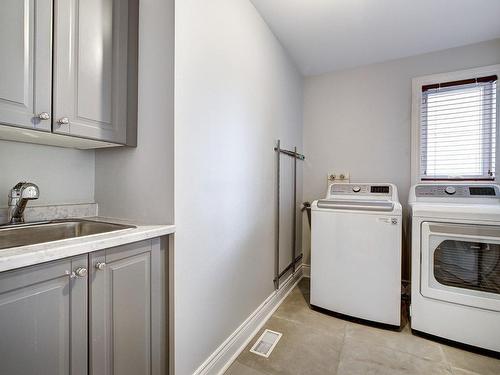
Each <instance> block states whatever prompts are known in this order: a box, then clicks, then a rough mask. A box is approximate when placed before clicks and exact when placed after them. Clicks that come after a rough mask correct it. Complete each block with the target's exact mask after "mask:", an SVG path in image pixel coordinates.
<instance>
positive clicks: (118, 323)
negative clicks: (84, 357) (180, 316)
mask: <svg viewBox="0 0 500 375" xmlns="http://www.w3.org/2000/svg"><path fill="white" fill-rule="evenodd" d="M99 262H105V263H106V267H105V268H104V269H103V270H97V269H96V268H95V265H96V264H97V263H99ZM91 264H92V265H94V267H93V269H92V278H91V280H92V282H91V337H92V341H91V342H92V345H91V361H90V363H91V373H93V374H106V375H118V374H120V375H136V374H141V375H143V374H144V375H147V374H151V373H152V370H151V369H152V366H151V356H152V354H151V345H152V344H151V329H152V323H151V241H144V242H140V243H137V244H132V245H126V246H123V247H117V248H113V249H108V250H104V251H100V252H97V253H94V254H92V257H91Z"/></svg>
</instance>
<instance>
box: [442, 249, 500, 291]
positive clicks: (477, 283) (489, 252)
mask: <svg viewBox="0 0 500 375" xmlns="http://www.w3.org/2000/svg"><path fill="white" fill-rule="evenodd" d="M433 263H434V264H433V267H434V277H435V278H436V280H437V281H438V282H439V283H441V284H443V285H448V286H453V287H458V288H464V289H472V290H478V291H482V292H490V293H497V294H500V245H499V244H493V243H488V242H474V241H463V240H451V239H449V240H444V241H442V242H440V243H439V245H438V246H437V247H436V248H435V249H434V262H433Z"/></svg>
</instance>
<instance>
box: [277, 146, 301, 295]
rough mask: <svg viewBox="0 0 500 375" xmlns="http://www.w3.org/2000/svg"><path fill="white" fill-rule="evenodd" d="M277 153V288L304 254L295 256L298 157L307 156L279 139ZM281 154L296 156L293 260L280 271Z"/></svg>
mask: <svg viewBox="0 0 500 375" xmlns="http://www.w3.org/2000/svg"><path fill="white" fill-rule="evenodd" d="M274 151H276V154H277V159H278V160H277V165H276V169H277V171H276V172H277V173H276V175H277V179H276V180H277V181H276V185H277V187H276V212H277V213H276V224H275V225H276V243H275V253H274V287H275V289H276V290H278V289H279V287H280V278H281V277H282V276H283V275H284V274H285V273H286V272H288V271H289V270H290V269H291V270H292V272H295V270H296V264H297V262H298V261H300V259H302V254H301V255H299V256H298V257H297V258H296V257H295V248H296V246H297V243H296V242H297V240H296V238H297V217H296V216H297V159H299V160H304V159H305V156H304V155H302V154H299V153H298V152H297V147H294V151H289V150H284V149H282V148H281V142H280V140H279V139H278V141H277V144H276V147H275V148H274ZM281 154H285V155H288V156H291V157H293V158H294V161H293V163H294V164H293V231H292V232H293V233H292V235H293V239H292V248H291V252H292V254H291V255H292V258H291V259H292V262H291V263H290V264H289V265H288V266H286V267H285V269H284V270H283V271H281V273H280V173H281V168H280V166H281V158H280V156H281Z"/></svg>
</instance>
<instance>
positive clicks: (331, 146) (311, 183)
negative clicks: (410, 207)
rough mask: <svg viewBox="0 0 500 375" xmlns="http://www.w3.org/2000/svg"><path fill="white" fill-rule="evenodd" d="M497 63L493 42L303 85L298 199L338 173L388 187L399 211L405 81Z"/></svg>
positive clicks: (318, 191) (404, 188)
mask: <svg viewBox="0 0 500 375" xmlns="http://www.w3.org/2000/svg"><path fill="white" fill-rule="evenodd" d="M498 63H500V39H496V40H493V41H489V42H484V43H479V44H474V45H470V46H465V47H460V48H453V49H449V50H444V51H439V52H433V53H429V54H424V55H419V56H414V57H408V58H404V59H400V60H394V61H389V62H386V63H381V64H374V65H369V66H364V67H359V68H355V69H350V70H343V71H339V72H333V73H330V74H324V75H319V76H314V77H309V78H307V79H306V80H305V88H304V103H305V104H304V152H305V154H306V156H307V161H306V163H305V166H304V199H305V200H314V199H317V198H319V197H323V196H324V195H325V192H326V175H327V173H328V172H330V171H338V172H350V173H351V181H360V182H362V181H374V182H393V183H395V184H396V185H397V186H398V189H399V198H400V200H401V201H402V202H403V204H406V201H407V200H408V191H409V188H410V128H411V79H412V78H413V77H418V76H422V75H428V74H433V73H442V72H450V71H454V70H461V69H467V68H472V67H477V66H485V65H492V64H498ZM308 238H309V233H306V235H305V236H304V239H305V242H306V244H305V245H304V247H305V248H306V249H307V250H308V249H309V247H310V245H309V243H308V241H307V239H308ZM307 252H308V251H307ZM306 261H307V262H308V261H309V257H308V255H307V257H306Z"/></svg>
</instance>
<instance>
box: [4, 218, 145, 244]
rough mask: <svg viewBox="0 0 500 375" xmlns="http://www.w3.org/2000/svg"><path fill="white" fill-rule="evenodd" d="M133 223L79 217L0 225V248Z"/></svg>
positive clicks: (98, 231)
mask: <svg viewBox="0 0 500 375" xmlns="http://www.w3.org/2000/svg"><path fill="white" fill-rule="evenodd" d="M128 228H135V227H134V226H133V225H122V224H113V223H106V222H102V221H91V220H81V219H66V220H53V221H44V222H36V223H26V224H15V225H3V226H0V249H8V248H11V247H18V246H26V245H34V244H38V243H45V242H52V241H58V240H65V239H68V238H75V237H84V236H90V235H93V234H99V233H107V232H114V231H117V230H123V229H128Z"/></svg>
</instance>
